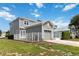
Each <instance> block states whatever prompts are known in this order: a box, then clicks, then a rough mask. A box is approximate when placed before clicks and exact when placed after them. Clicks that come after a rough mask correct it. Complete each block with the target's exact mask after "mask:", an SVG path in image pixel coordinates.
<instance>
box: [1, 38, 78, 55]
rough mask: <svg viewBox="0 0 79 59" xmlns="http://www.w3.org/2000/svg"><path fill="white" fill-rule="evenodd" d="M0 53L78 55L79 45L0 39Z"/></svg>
mask: <svg viewBox="0 0 79 59" xmlns="http://www.w3.org/2000/svg"><path fill="white" fill-rule="evenodd" d="M0 55H3V56H15V55H16V56H17V55H19V56H20V55H23V56H28V55H30V56H37V55H45V56H46V55H49V56H51V55H52V56H56V55H58V56H63V55H66V56H68V55H74V56H75V55H79V47H73V46H67V45H61V44H54V43H47V42H39V43H38V42H37V43H29V42H23V41H15V40H8V39H0Z"/></svg>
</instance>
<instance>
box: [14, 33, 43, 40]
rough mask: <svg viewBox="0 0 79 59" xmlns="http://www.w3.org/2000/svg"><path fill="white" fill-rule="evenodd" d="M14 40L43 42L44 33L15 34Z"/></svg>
mask: <svg viewBox="0 0 79 59" xmlns="http://www.w3.org/2000/svg"><path fill="white" fill-rule="evenodd" d="M14 39H16V40H23V41H41V40H42V33H41V32H32V33H26V34H14Z"/></svg>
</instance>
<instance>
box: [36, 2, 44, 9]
mask: <svg viewBox="0 0 79 59" xmlns="http://www.w3.org/2000/svg"><path fill="white" fill-rule="evenodd" d="M36 6H37V7H38V8H42V7H44V5H43V4H42V3H36Z"/></svg>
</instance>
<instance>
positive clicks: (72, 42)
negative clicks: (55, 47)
mask: <svg viewBox="0 0 79 59" xmlns="http://www.w3.org/2000/svg"><path fill="white" fill-rule="evenodd" d="M45 41H46V42H52V43H58V44H64V45H70V46H76V47H79V42H77V41H68V40H45Z"/></svg>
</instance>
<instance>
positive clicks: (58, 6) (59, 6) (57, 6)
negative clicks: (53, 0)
mask: <svg viewBox="0 0 79 59" xmlns="http://www.w3.org/2000/svg"><path fill="white" fill-rule="evenodd" d="M62 7H63V5H55V6H54V8H62Z"/></svg>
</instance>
